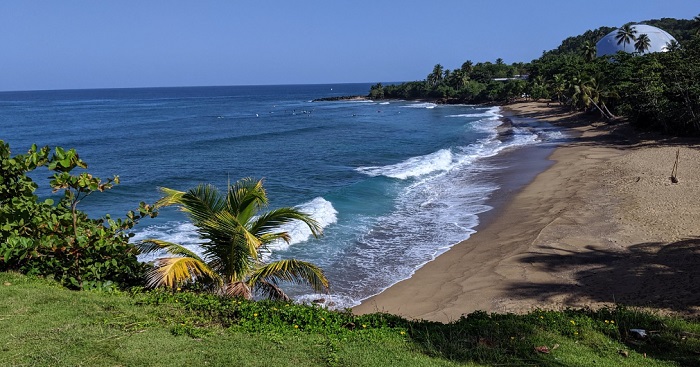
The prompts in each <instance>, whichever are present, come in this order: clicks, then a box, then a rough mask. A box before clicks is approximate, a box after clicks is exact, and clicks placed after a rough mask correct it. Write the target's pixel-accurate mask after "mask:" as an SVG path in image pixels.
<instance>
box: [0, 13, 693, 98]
mask: <svg viewBox="0 0 700 367" xmlns="http://www.w3.org/2000/svg"><path fill="white" fill-rule="evenodd" d="M698 13H700V3H698V1H697V0H637V1H627V0H586V1H560V0H549V1H537V0H518V1H511V0H496V1H466V0H461V1H460V0H452V1H435V0H431V1H428V0H425V1H413V0H402V1H382V0H374V1H368V0H355V1H349V0H346V1H343V0H314V1H305V0H298V1H290V0H285V1H282V0H268V1H265V0H260V1H248V0H238V1H234V0H230V1H178V0H170V1H148V0H142V1H124V0H113V1H87V0H86V1H40V0H26V1H24V0H17V1H12V0H0V47H1V52H0V90H4V91H8V90H37V89H74V88H112V87H116V88H121V87H151V86H200V85H204V86H206V85H251V84H307V83H341V82H376V81H406V80H419V79H423V78H425V76H426V75H427V74H428V73H429V72H430V71H431V70H432V67H433V66H434V65H435V64H437V63H440V64H442V65H443V66H444V67H445V68H448V69H453V68H456V67H459V66H460V65H461V64H462V62H464V61H466V60H472V61H474V62H480V61H494V60H495V59H496V58H498V57H501V58H503V59H504V60H505V62H507V63H512V62H518V61H523V62H527V61H531V60H532V59H534V58H537V57H539V56H540V55H541V54H542V51H544V50H550V49H552V48H555V47H557V46H558V45H559V44H560V42H561V40H563V39H564V38H566V37H569V36H574V35H578V34H581V33H583V32H584V31H586V30H588V29H595V28H597V27H600V26H620V25H622V24H624V23H626V22H628V21H641V20H646V19H653V18H662V17H673V18H683V19H690V18H693V17H694V16H696V15H698Z"/></svg>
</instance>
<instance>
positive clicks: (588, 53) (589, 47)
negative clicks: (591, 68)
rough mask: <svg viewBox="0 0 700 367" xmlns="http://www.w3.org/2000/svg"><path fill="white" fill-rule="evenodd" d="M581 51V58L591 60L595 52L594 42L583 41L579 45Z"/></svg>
mask: <svg viewBox="0 0 700 367" xmlns="http://www.w3.org/2000/svg"><path fill="white" fill-rule="evenodd" d="M581 53H582V54H583V58H584V59H586V61H588V62H590V61H593V60H594V59H595V57H596V53H597V50H596V47H595V44H593V42H591V41H586V42H584V43H583V45H582V46H581Z"/></svg>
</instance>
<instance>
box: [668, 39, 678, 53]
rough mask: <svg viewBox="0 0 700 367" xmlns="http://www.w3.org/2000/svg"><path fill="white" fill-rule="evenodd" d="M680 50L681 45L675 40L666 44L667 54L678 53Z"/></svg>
mask: <svg viewBox="0 0 700 367" xmlns="http://www.w3.org/2000/svg"><path fill="white" fill-rule="evenodd" d="M680 49H681V44H680V43H678V41H676V40H670V41H668V42H667V43H666V50H667V51H669V52H673V51H678V50H680Z"/></svg>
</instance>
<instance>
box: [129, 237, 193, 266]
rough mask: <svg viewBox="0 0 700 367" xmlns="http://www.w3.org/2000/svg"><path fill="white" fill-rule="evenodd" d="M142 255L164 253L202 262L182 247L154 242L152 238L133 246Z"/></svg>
mask: <svg viewBox="0 0 700 367" xmlns="http://www.w3.org/2000/svg"><path fill="white" fill-rule="evenodd" d="M135 246H136V248H138V249H139V251H140V253H142V254H151V253H154V252H159V251H165V252H167V253H169V254H171V255H178V256H186V257H191V258H193V259H196V260H199V261H201V262H204V260H202V259H201V258H200V257H199V256H197V254H195V253H194V252H192V251H190V250H188V249H187V248H186V247H184V246H182V245H178V244H177V243H172V242H168V241H161V240H156V239H153V238H149V239H145V240H141V241H139V242H137V243H136V244H135Z"/></svg>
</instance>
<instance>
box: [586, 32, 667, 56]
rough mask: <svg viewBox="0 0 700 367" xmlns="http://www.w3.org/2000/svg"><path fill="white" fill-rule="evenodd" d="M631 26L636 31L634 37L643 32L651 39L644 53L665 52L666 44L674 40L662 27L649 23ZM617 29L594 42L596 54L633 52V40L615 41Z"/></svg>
mask: <svg viewBox="0 0 700 367" xmlns="http://www.w3.org/2000/svg"><path fill="white" fill-rule="evenodd" d="M632 27H633V28H634V29H635V30H636V31H637V33H636V34H635V37H639V36H641V35H643V34H646V35H647V36H649V40H650V41H651V42H650V44H649V49H647V50H646V51H644V53H645V54H648V53H651V52H666V51H668V48H667V45H668V43H669V42H671V41H675V40H676V39H675V38H673V36H671V35H670V34H668V32H666V31H664V30H663V29H660V28H656V27H652V26H650V25H646V24H634V25H632ZM618 30H619V29H616V30H614V31H612V32H610V33H608V34H607V35H605V37H603V38H601V39H600V41H598V43H596V44H595V47H596V56H598V57H600V56H605V55H614V54H616V53H617V52H618V51H625V52H627V53H633V52H636V51H637V50H635V48H634V42H635V41H631V42H630V43H624V42H622V43H620V44H618V43H617V39H616V38H615V36H617V31H618Z"/></svg>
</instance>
